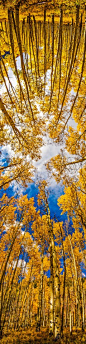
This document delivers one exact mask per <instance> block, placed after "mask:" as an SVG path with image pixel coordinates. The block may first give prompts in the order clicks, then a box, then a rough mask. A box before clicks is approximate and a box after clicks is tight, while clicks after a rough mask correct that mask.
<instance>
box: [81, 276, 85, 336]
mask: <svg viewBox="0 0 86 344" xmlns="http://www.w3.org/2000/svg"><path fill="white" fill-rule="evenodd" d="M84 327H85V292H84V290H83V280H82V331H84Z"/></svg>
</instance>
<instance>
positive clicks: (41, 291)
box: [40, 247, 44, 326]
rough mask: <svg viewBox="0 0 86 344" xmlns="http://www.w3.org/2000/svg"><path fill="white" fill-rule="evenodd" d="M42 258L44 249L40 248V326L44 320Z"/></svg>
mask: <svg viewBox="0 0 86 344" xmlns="http://www.w3.org/2000/svg"><path fill="white" fill-rule="evenodd" d="M43 256H44V249H43V247H42V256H41V288H40V294H41V303H40V306H41V310H40V315H41V317H40V325H41V326H43V318H44V314H43V304H44V299H43V298H44V293H43V290H44V272H43Z"/></svg>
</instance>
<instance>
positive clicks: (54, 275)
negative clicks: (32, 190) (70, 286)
mask: <svg viewBox="0 0 86 344" xmlns="http://www.w3.org/2000/svg"><path fill="white" fill-rule="evenodd" d="M47 215H48V225H49V238H50V272H51V277H50V333H52V334H53V335H54V337H55V338H57V337H59V336H60V334H61V319H60V280H59V269H58V265H57V257H56V251H55V244H54V235H53V228H52V223H51V219H50V209H49V206H48V204H47ZM55 292H56V297H55V319H54V296H55ZM54 321H55V323H54Z"/></svg>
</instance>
